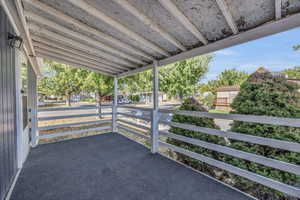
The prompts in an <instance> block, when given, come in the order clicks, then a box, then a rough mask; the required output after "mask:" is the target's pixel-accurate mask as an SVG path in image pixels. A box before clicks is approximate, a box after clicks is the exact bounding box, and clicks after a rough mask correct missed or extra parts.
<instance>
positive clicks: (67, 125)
mask: <svg viewBox="0 0 300 200" xmlns="http://www.w3.org/2000/svg"><path fill="white" fill-rule="evenodd" d="M99 108H101V109H106V108H112V106H111V105H105V106H83V107H71V108H65V107H63V108H40V109H38V112H39V113H43V115H44V116H42V117H38V118H37V119H38V120H39V121H40V122H41V121H50V120H58V119H72V118H73V119H74V118H79V120H81V119H80V118H86V117H101V116H112V112H105V113H97V112H98V109H99ZM76 110H79V111H85V110H95V112H96V113H82V114H80V113H79V114H72V112H69V113H71V114H64V112H62V111H76ZM55 111H56V112H58V113H54V112H55ZM47 113H49V115H50V116H49V115H48V116H47ZM52 115H54V116H52ZM95 119H96V118H95ZM85 120H87V119H85ZM76 121H77V120H76ZM111 122H112V119H98V120H91V119H90V121H83V120H81V121H79V122H74V123H63V124H55V125H47V126H39V127H37V130H38V131H49V130H53V129H58V130H57V131H59V129H60V128H72V127H81V126H83V129H80V130H72V131H64V132H58V133H48V134H43V135H41V136H37V139H50V138H54V137H61V136H69V135H76V134H81V133H85V132H91V131H102V130H106V129H111V128H112V126H106V125H105V123H111ZM46 124H48V122H46ZM92 125H99V126H100V125H101V127H96V128H90V127H91V126H92Z"/></svg>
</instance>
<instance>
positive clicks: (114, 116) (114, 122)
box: [112, 76, 118, 132]
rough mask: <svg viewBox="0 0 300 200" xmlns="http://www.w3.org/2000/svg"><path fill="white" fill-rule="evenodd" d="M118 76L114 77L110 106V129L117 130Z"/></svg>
mask: <svg viewBox="0 0 300 200" xmlns="http://www.w3.org/2000/svg"><path fill="white" fill-rule="evenodd" d="M117 106H118V78H117V77H116V76H115V77H114V102H113V107H112V131H113V132H117V116H118V115H117V110H118V108H117Z"/></svg>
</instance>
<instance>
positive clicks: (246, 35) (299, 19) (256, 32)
mask: <svg viewBox="0 0 300 200" xmlns="http://www.w3.org/2000/svg"><path fill="white" fill-rule="evenodd" d="M299 26H300V13H298V14H294V15H291V16H288V17H285V18H282V19H280V20H278V21H274V22H271V23H267V24H264V25H261V26H259V27H256V28H253V29H250V30H248V31H245V32H240V33H239V34H236V35H232V36H230V37H228V38H225V39H222V40H218V41H216V42H213V43H210V44H208V45H206V46H202V47H198V48H195V49H192V50H190V51H186V52H183V53H180V54H177V55H175V56H172V57H169V58H165V59H162V60H159V61H158V66H164V65H167V64H171V63H174V62H177V61H181V60H184V59H188V58H192V57H195V56H199V55H203V54H207V53H211V52H214V51H217V50H220V49H224V48H228V47H232V46H235V45H238V44H242V43H245V42H249V41H252V40H256V39H259V38H262V37H266V36H269V35H272V34H276V33H280V32H283V31H287V30H290V29H293V28H297V27H299ZM152 66H153V65H152V64H149V65H146V66H144V67H142V68H138V69H135V70H131V71H129V72H124V73H122V74H119V75H118V77H119V78H120V77H125V76H129V75H132V74H135V73H139V72H142V71H146V70H148V69H151V68H152Z"/></svg>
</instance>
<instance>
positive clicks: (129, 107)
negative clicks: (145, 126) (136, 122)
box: [118, 105, 153, 112]
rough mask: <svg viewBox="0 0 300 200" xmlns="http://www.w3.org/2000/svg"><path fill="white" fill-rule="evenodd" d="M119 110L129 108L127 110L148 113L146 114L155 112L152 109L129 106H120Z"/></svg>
mask: <svg viewBox="0 0 300 200" xmlns="http://www.w3.org/2000/svg"><path fill="white" fill-rule="evenodd" d="M118 108H127V109H134V110H141V111H146V112H151V111H152V110H153V109H152V108H145V107H137V106H127V105H118Z"/></svg>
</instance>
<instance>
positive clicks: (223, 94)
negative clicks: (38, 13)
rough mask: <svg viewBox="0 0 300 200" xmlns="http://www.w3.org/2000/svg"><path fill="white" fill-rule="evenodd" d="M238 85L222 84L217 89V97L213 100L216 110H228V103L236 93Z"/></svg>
mask: <svg viewBox="0 0 300 200" xmlns="http://www.w3.org/2000/svg"><path fill="white" fill-rule="evenodd" d="M239 91H240V86H238V85H234V86H224V87H220V88H218V89H217V98H216V100H215V105H216V110H226V111H230V110H231V107H230V104H231V103H232V102H233V100H234V98H235V97H236V96H237V95H238V93H239Z"/></svg>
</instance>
